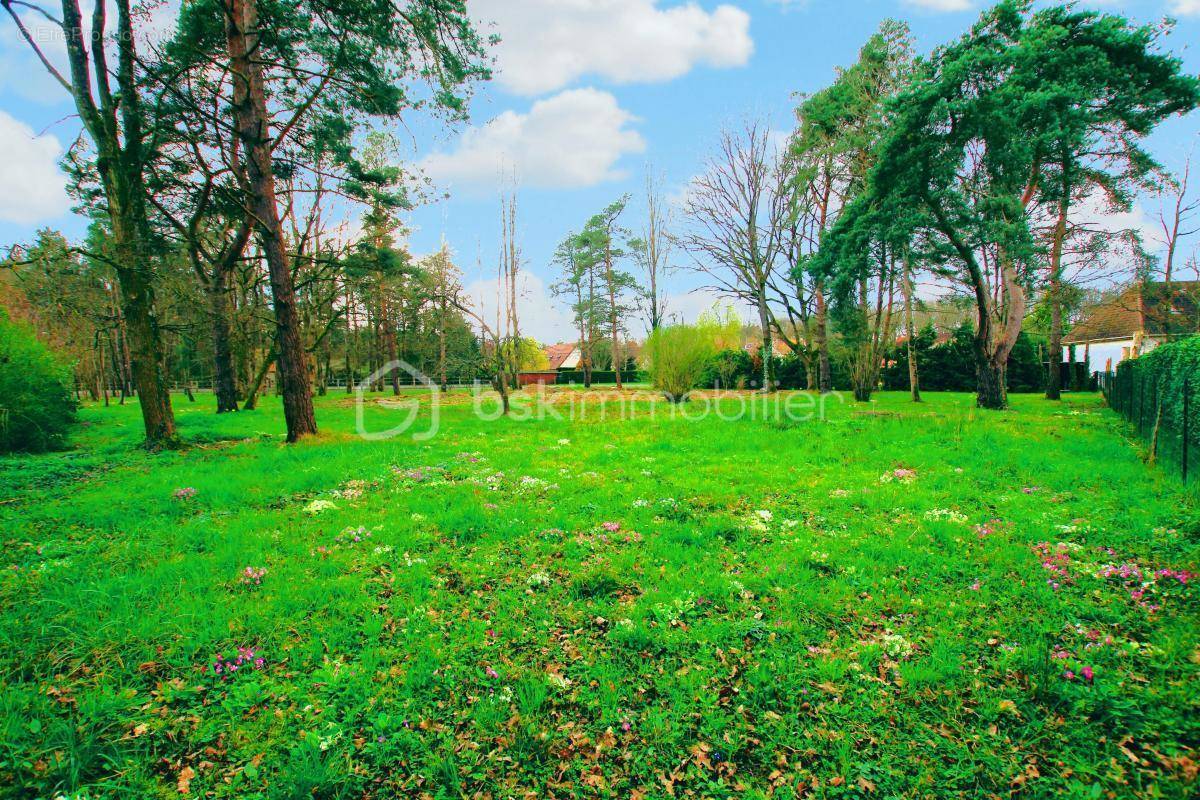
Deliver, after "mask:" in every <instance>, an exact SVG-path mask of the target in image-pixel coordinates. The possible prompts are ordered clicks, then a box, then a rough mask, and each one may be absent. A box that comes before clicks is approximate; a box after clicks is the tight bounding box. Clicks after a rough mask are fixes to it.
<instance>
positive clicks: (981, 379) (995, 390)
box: [975, 356, 1008, 410]
mask: <svg viewBox="0 0 1200 800" xmlns="http://www.w3.org/2000/svg"><path fill="white" fill-rule="evenodd" d="M1005 371H1006V365H1005V364H997V363H996V362H995V361H994V360H992V359H989V358H987V357H986V356H983V357H978V358H977V360H976V365H975V377H976V387H975V405H977V406H978V407H979V408H989V409H994V410H1003V409H1005V408H1007V407H1008V389H1007V386H1006V385H1005V379H1006V376H1005Z"/></svg>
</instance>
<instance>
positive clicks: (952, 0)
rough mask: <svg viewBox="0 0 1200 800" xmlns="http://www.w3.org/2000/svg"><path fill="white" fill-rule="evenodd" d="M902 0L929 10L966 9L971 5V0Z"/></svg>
mask: <svg viewBox="0 0 1200 800" xmlns="http://www.w3.org/2000/svg"><path fill="white" fill-rule="evenodd" d="M904 2H906V3H908V4H909V5H910V6H916V7H917V8H925V9H928V10H930V11H968V10H970V8H971V6H972V2H971V0H904Z"/></svg>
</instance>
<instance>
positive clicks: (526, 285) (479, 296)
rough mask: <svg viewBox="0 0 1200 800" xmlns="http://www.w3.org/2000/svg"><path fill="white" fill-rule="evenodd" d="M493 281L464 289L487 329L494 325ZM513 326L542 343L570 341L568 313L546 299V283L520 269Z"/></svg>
mask: <svg viewBox="0 0 1200 800" xmlns="http://www.w3.org/2000/svg"><path fill="white" fill-rule="evenodd" d="M496 285H497V279H496V278H481V279H479V280H476V281H473V282H472V283H470V284H468V285H467V287H466V290H465V292H466V296H467V297H469V298H470V299H471V303H472V304H473V306H474V308H475V310H476V311H479V312H480V313H481V314H482V316H483V318H484V320H486V321H487V324H488V325H489V326H490V327H493V328H494V327H495V326H496V306H497V303H498V300H497V293H496ZM517 293H518V300H517V324H518V325H519V326H520V328H521V335H522V336H532V337H533V338H534V339H537V340H538V341H539V342H542V343H550V342H565V341H574V340H575V339H577V338H578V334H576V333H575V331H574V325H573V324H572V322H571V314H570V312H568V311H567V310H566V307H565V305H564V304H563V303H560V302H559V301H558V300H557V299H555V298H553V297H551V296H550V293H549V292H548V291H547V289H546V282H545V281H543V280H542V279H541V278H539V277H538V276H537V275H535V274H534V273H532V272H527V271H524V270H522V271H521V273H520V274H519V275H518V276H517Z"/></svg>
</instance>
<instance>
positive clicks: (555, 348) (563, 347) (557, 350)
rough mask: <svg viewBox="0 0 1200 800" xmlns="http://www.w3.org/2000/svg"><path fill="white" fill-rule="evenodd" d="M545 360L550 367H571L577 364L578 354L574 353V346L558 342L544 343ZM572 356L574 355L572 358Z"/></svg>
mask: <svg viewBox="0 0 1200 800" xmlns="http://www.w3.org/2000/svg"><path fill="white" fill-rule="evenodd" d="M544 349H545V351H546V360H547V361H549V362H550V367H549V368H550V369H571V368H573V367H575V366H577V365H578V364H579V356H578V355H576V353H575V351H576V350H577V348H576V346H575V345H573V344H566V343H564V342H559V343H558V344H550V345H546V347H545V348H544ZM572 356H575V357H574V358H573V359H572Z"/></svg>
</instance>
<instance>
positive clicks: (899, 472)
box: [879, 467, 917, 483]
mask: <svg viewBox="0 0 1200 800" xmlns="http://www.w3.org/2000/svg"><path fill="white" fill-rule="evenodd" d="M916 479H917V471H916V470H915V469H909V468H908V467H896V468H895V469H893V470H892V471H891V472H885V473H883V474H882V475H880V476H879V482H880V483H912V482H914V481H915V480H916Z"/></svg>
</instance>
